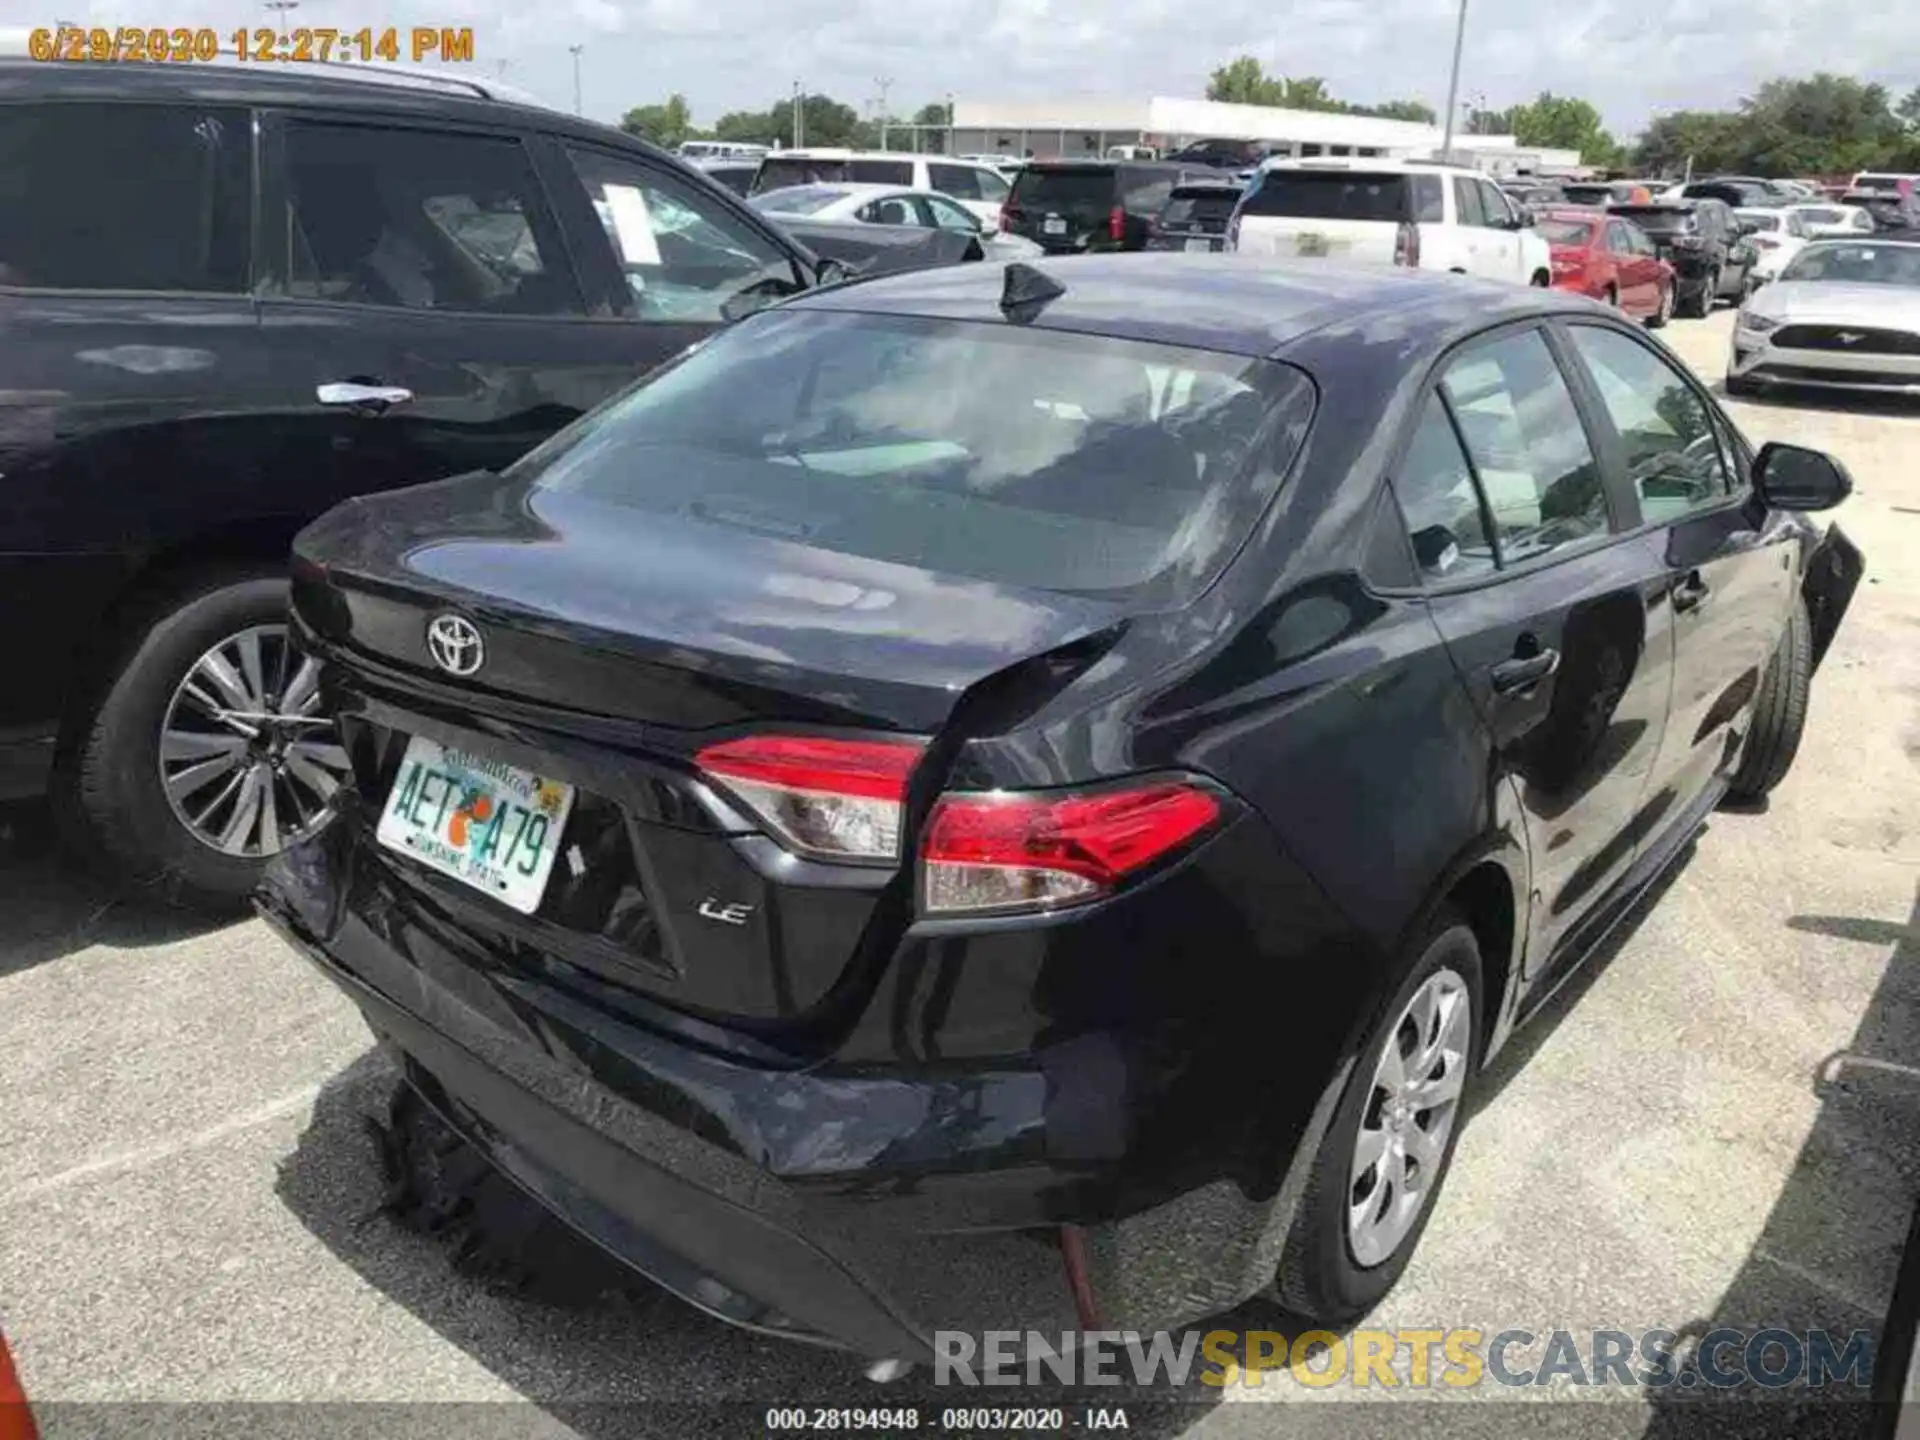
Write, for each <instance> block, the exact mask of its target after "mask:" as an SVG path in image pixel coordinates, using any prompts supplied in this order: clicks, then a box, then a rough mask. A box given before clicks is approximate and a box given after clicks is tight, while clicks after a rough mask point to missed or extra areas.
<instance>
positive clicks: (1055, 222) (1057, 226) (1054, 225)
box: [1040, 215, 1067, 235]
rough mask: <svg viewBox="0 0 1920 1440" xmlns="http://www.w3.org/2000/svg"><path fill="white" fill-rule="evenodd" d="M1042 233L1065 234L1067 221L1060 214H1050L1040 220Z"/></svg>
mask: <svg viewBox="0 0 1920 1440" xmlns="http://www.w3.org/2000/svg"><path fill="white" fill-rule="evenodd" d="M1040 233H1041V234H1042V235H1064V234H1066V233H1067V222H1066V221H1065V220H1063V219H1061V218H1060V217H1059V216H1058V215H1049V216H1047V218H1046V219H1044V220H1042V221H1041V222H1040Z"/></svg>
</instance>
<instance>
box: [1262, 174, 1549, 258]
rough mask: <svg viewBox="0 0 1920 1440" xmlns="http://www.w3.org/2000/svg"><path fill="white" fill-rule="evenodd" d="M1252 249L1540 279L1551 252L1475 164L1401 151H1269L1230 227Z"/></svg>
mask: <svg viewBox="0 0 1920 1440" xmlns="http://www.w3.org/2000/svg"><path fill="white" fill-rule="evenodd" d="M1229 234H1230V236H1231V237H1232V244H1233V248H1235V249H1236V250H1239V251H1241V252H1243V253H1245V254H1250V255H1282V256H1289V257H1294V256H1311V257H1326V258H1331V259H1336V260H1347V261H1353V262H1356V263H1360V264H1372V265H1404V266H1409V267H1412V268H1414V269H1420V270H1451V271H1455V272H1458V273H1460V274H1466V275H1478V276H1480V277H1481V278H1482V279H1487V280H1506V281H1510V282H1513V283H1515V284H1520V285H1529V284H1531V285H1537V286H1540V287H1542V288H1545V287H1546V286H1547V285H1548V284H1549V283H1550V281H1551V279H1552V265H1553V256H1552V252H1551V249H1550V247H1549V246H1548V244H1547V242H1546V240H1545V239H1544V238H1542V237H1541V236H1540V235H1539V234H1538V233H1537V232H1536V231H1535V230H1534V229H1533V228H1532V225H1531V220H1530V217H1528V216H1527V215H1526V213H1525V212H1523V211H1522V210H1521V209H1520V208H1519V207H1518V206H1517V205H1515V204H1514V203H1513V202H1512V201H1511V200H1509V199H1507V197H1506V196H1505V195H1503V194H1501V193H1500V188H1499V187H1498V186H1497V185H1495V184H1494V183H1493V182H1492V181H1491V180H1489V179H1487V178H1486V177H1485V176H1484V175H1481V174H1479V173H1478V172H1476V171H1472V170H1465V169H1457V168H1455V167H1452V166H1446V165H1428V164H1414V163H1410V162H1408V161H1402V160H1355V161H1344V160H1275V161H1273V162H1271V163H1270V164H1268V165H1266V166H1265V167H1263V168H1262V170H1261V172H1260V178H1259V180H1258V182H1257V183H1256V184H1254V185H1251V186H1249V187H1248V188H1247V192H1246V194H1245V195H1244V196H1243V197H1242V199H1241V201H1240V206H1239V208H1238V209H1237V210H1235V211H1234V216H1233V220H1232V222H1231V225H1230V228H1229Z"/></svg>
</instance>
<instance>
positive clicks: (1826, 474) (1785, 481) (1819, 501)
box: [1753, 440, 1853, 510]
mask: <svg viewBox="0 0 1920 1440" xmlns="http://www.w3.org/2000/svg"><path fill="white" fill-rule="evenodd" d="M1753 486H1754V489H1756V490H1758V491H1759V492H1760V498H1761V499H1762V500H1765V501H1766V502H1767V504H1768V505H1770V506H1772V507H1773V508H1774V509H1776V510H1830V509H1832V508H1833V507H1834V506H1835V505H1838V504H1839V503H1840V502H1841V501H1842V500H1844V499H1846V498H1847V496H1849V495H1851V494H1852V493H1853V477H1852V476H1851V475H1849V474H1848V473H1847V467H1846V466H1844V465H1842V464H1841V463H1840V462H1839V461H1838V460H1836V459H1834V458H1833V457H1832V456H1831V455H1829V454H1827V453H1826V452H1825V451H1824V450H1809V449H1808V448H1807V447H1806V446H1804V445H1788V444H1785V443H1783V442H1781V441H1779V440H1769V441H1768V442H1767V443H1766V444H1765V445H1762V446H1761V447H1760V453H1759V454H1758V455H1756V456H1754V457H1753Z"/></svg>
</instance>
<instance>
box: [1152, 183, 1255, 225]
mask: <svg viewBox="0 0 1920 1440" xmlns="http://www.w3.org/2000/svg"><path fill="white" fill-rule="evenodd" d="M1239 200H1240V192H1239V191H1238V190H1228V189H1225V188H1223V187H1220V186H1210V187H1209V188H1207V189H1205V190H1175V191H1174V192H1173V198H1172V199H1171V200H1169V201H1167V208H1166V209H1164V210H1162V211H1161V212H1160V222H1161V223H1162V224H1163V225H1201V224H1205V223H1207V222H1209V221H1214V220H1219V221H1225V220H1227V219H1228V218H1229V217H1231V216H1232V214H1233V207H1234V206H1235V205H1236V204H1237V203H1239Z"/></svg>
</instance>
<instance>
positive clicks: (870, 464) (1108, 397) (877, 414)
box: [515, 308, 1313, 604]
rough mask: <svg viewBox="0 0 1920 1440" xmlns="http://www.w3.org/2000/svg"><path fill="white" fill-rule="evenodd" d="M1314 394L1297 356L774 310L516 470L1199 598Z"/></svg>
mask: <svg viewBox="0 0 1920 1440" xmlns="http://www.w3.org/2000/svg"><path fill="white" fill-rule="evenodd" d="M1312 397H1313V386H1312V383H1311V382H1310V381H1309V380H1308V379H1307V377H1306V376H1305V375H1304V374H1303V373H1301V372H1300V371H1298V370H1295V369H1293V368H1292V367H1290V366H1287V365H1284V364H1280V363H1278V362H1274V361H1265V360H1258V359H1250V358H1247V357H1242V356H1234V355H1224V354H1220V353H1217V352H1213V351H1200V350H1188V349H1184V348H1180V347H1176V346H1169V345H1158V344H1148V343H1143V342H1138V341H1127V340H1114V339H1109V338H1106V337H1101V336H1091V335H1070V334H1064V333H1061V332H1057V331H1047V330H1035V329H1029V328H1026V327H1021V326H997V325H980V324H977V323H973V322H966V321H945V320H935V319H927V318H921V317H900V316H881V315H864V314H854V313H846V312H834V311H825V310H810V309H804V308H802V309H788V310H776V311H771V312H768V313H765V314H762V315H758V316H754V317H752V318H751V319H748V320H746V321H744V322H742V323H741V324H739V325H736V326H734V327H733V328H731V329H728V330H725V331H722V332H721V333H720V334H719V335H718V336H716V337H715V338H714V339H713V340H711V341H709V342H708V343H707V344H705V345H703V346H701V347H700V348H699V349H697V350H695V351H693V352H692V353H691V354H689V355H688V356H687V357H686V358H685V359H684V360H682V361H681V362H680V363H679V364H677V365H674V366H671V367H669V368H667V369H665V370H662V371H657V372H655V375H654V377H653V378H651V379H649V380H648V381H646V382H643V383H642V384H641V385H639V386H638V387H637V388H635V389H633V390H631V391H629V392H628V393H627V394H626V395H625V396H623V397H621V398H620V399H618V400H616V401H614V402H612V403H611V404H609V405H607V406H604V407H602V408H601V409H599V410H597V411H595V412H593V413H592V414H591V415H589V416H588V417H587V418H586V419H584V420H582V421H581V422H579V423H578V424H575V425H573V426H571V427H569V428H568V429H567V430H565V431H563V432H561V434H560V435H559V436H556V437H555V438H554V439H553V440H552V441H549V442H548V443H547V444H546V445H543V446H542V447H540V448H539V449H538V450H536V451H534V452H533V454H532V455H530V456H529V457H528V458H527V459H526V460H524V461H522V462H521V464H520V465H519V466H518V467H516V472H515V473H516V474H521V475H526V476H529V477H532V478H534V479H536V480H537V482H538V485H537V489H536V492H535V495H534V497H533V499H532V501H531V504H532V505H533V507H534V508H535V510H536V511H537V510H539V509H540V508H541V507H542V506H543V505H545V504H547V503H550V502H549V500H548V499H546V498H545V497H548V496H564V495H578V496H583V497H586V498H588V499H590V500H592V501H596V502H599V503H602V504H607V505H618V506H622V507H628V508H632V509H636V510H640V511H644V512H647V513H649V514H656V515H661V516H667V517H672V518H673V519H674V520H676V521H680V522H684V523H693V524H700V525H705V526H715V527H721V528H728V529H736V530H742V531H746V532H749V533H752V534H756V535H760V536H773V537H777V538H780V539H785V540H792V541H797V542H799V543H802V544H806V545H809V546H813V547H815V548H818V549H824V550H831V551H838V552H841V553H844V554H852V555H858V556H863V557H867V558H871V559H877V560H885V561H890V562H894V563H898V564H903V565H911V566H915V567H917V568H920V569H923V570H929V571H934V572H937V573H939V574H941V575H944V576H951V577H959V578H962V579H972V580H985V581H990V582H994V583H1000V584H1009V585H1015V586H1020V587H1028V588H1039V589H1052V590H1067V591H1074V592H1088V593H1131V592H1135V591H1140V590H1143V589H1147V588H1151V589H1152V590H1153V591H1154V592H1155V593H1156V594H1160V595H1165V596H1166V597H1168V598H1169V599H1170V600H1173V601H1175V602H1176V603H1177V602H1178V601H1179V600H1181V599H1184V598H1186V597H1188V596H1190V595H1192V594H1194V593H1197V591H1198V590H1199V589H1200V588H1203V587H1204V586H1205V585H1206V584H1208V583H1209V582H1210V581H1211V580H1212V578H1213V576H1214V575H1215V574H1217V573H1218V570H1219V568H1220V566H1221V565H1222V564H1224V563H1225V560H1226V558H1227V557H1228V556H1229V555H1231V554H1232V552H1233V550H1234V549H1236V548H1237V547H1238V546H1239V545H1240V543H1241V542H1242V541H1243V540H1244V538H1245V536H1246V535H1247V533H1248V531H1249V529H1250V527H1251V526H1252V524H1253V523H1254V521H1255V519H1256V518H1257V517H1258V515H1259V513H1260V511H1261V510H1262V509H1263V508H1264V507H1265V505H1266V502H1267V500H1268V499H1269V498H1270V497H1271V496H1272V493H1273V491H1274V488H1275V487H1276V486H1277V485H1278V484H1279V477H1280V476H1281V474H1283V473H1284V471H1285V469H1286V467H1287V466H1288V465H1289V464H1290V463H1291V461H1292V458H1293V456H1294V454H1295V453H1296V452H1297V450H1298V447H1299V444H1300V442H1301V440H1302V439H1303V437H1304V433H1305V426H1306V424H1307V421H1308V419H1309V418H1310V416H1311V413H1312V404H1313V398H1312ZM1276 409H1278V411H1279V414H1277V415H1276V414H1275V411H1276ZM1270 436H1271V437H1272V438H1268V437H1270ZM945 583H952V582H951V581H948V582H945ZM953 597H954V601H955V603H956V604H964V603H965V598H966V588H965V587H964V586H961V585H956V586H955V587H954V589H953Z"/></svg>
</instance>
